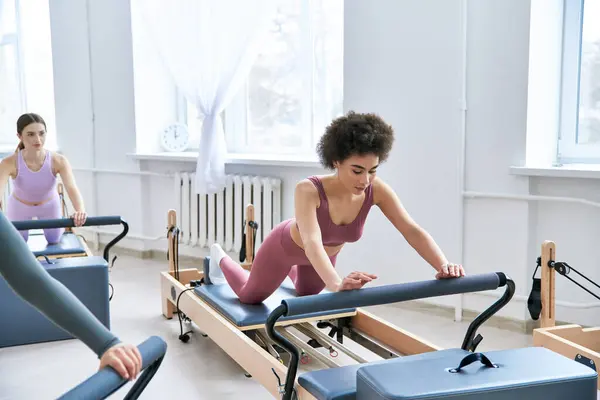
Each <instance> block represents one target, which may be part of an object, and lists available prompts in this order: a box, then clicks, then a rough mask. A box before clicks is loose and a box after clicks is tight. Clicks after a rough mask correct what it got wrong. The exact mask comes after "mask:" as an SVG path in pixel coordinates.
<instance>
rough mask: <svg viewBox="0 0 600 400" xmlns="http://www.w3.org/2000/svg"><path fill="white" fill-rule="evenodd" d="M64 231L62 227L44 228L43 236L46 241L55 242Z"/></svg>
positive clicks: (58, 240)
mask: <svg viewBox="0 0 600 400" xmlns="http://www.w3.org/2000/svg"><path fill="white" fill-rule="evenodd" d="M64 232H65V229H64V228H53V229H44V236H45V237H46V241H47V242H48V243H50V244H55V243H58V242H60V238H61V236H62V234H63V233H64Z"/></svg>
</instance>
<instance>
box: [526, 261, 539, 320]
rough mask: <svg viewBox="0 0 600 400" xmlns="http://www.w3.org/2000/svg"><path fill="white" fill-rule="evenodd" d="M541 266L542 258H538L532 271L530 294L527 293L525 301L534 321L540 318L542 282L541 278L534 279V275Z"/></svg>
mask: <svg viewBox="0 0 600 400" xmlns="http://www.w3.org/2000/svg"><path fill="white" fill-rule="evenodd" d="M541 265H542V258H541V257H538V258H537V265H536V267H535V271H533V276H532V277H531V279H532V280H533V284H532V285H531V293H529V298H528V299H527V308H528V309H529V315H531V318H532V319H533V320H534V321H537V320H538V319H539V318H540V314H541V312H542V280H541V278H536V277H535V273H536V272H537V270H538V268H540V266H541Z"/></svg>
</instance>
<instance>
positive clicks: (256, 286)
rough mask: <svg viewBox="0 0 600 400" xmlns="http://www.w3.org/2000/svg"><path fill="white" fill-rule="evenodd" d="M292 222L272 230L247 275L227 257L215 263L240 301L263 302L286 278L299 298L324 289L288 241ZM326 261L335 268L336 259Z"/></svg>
mask: <svg viewBox="0 0 600 400" xmlns="http://www.w3.org/2000/svg"><path fill="white" fill-rule="evenodd" d="M293 222H294V220H286V221H283V222H281V223H280V224H279V225H277V226H276V227H275V229H273V231H272V232H271V233H270V234H269V236H267V238H266V239H265V241H264V242H263V243H262V244H261V245H260V248H259V249H258V251H257V252H256V256H255V257H254V262H253V263H252V269H251V271H250V272H249V271H247V270H245V269H244V268H242V266H241V265H239V264H238V263H236V262H235V261H234V260H232V259H231V258H230V257H224V258H223V259H222V260H221V262H220V263H219V266H220V267H221V270H222V271H223V275H224V276H225V279H226V280H227V282H228V283H229V286H231V288H232V289H233V291H234V292H235V294H236V295H237V296H238V297H239V299H240V302H242V303H246V304H258V303H261V302H263V301H264V300H265V299H266V298H267V297H269V296H270V295H271V294H273V292H275V290H277V288H278V287H279V286H280V285H281V283H282V282H283V281H284V279H285V278H286V277H287V276H289V277H290V279H291V280H292V282H293V283H294V287H295V288H296V293H298V295H299V296H306V295H311V294H317V293H320V292H321V291H322V290H323V289H324V288H325V283H324V282H323V280H322V279H321V277H320V276H319V274H317V272H316V271H315V269H314V268H313V267H312V265H310V262H309V261H308V258H307V257H306V254H305V253H304V250H303V249H302V248H301V247H299V246H298V245H297V244H296V243H295V242H294V241H293V240H292V237H291V234H290V227H291V224H292V223H293ZM329 259H330V260H331V262H332V264H333V265H334V266H335V260H336V256H332V257H329Z"/></svg>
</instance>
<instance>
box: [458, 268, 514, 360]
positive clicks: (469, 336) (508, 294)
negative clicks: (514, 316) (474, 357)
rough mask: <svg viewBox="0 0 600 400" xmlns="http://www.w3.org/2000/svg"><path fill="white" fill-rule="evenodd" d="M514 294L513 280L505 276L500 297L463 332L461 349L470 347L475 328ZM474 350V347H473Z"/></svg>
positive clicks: (475, 331) (505, 303)
mask: <svg viewBox="0 0 600 400" xmlns="http://www.w3.org/2000/svg"><path fill="white" fill-rule="evenodd" d="M514 294H515V282H514V281H513V280H512V279H510V278H508V277H506V290H505V291H504V294H503V295H502V297H500V299H498V300H497V301H496V302H495V303H494V304H492V305H491V306H490V307H489V308H488V309H487V310H485V311H483V312H482V313H481V314H479V315H478V316H477V318H475V319H474V320H473V322H471V324H470V325H469V328H468V329H467V333H466V334H465V339H464V341H463V344H462V346H461V349H463V350H470V347H471V345H472V343H473V339H474V337H475V333H477V329H479V327H480V326H481V325H482V324H483V323H484V322H485V321H487V320H488V319H489V318H490V317H491V316H492V315H494V314H495V313H497V312H498V311H499V310H500V309H501V308H502V307H504V306H505V305H507V304H508V303H509V302H510V300H511V299H512V297H513V295H514ZM473 350H474V349H473Z"/></svg>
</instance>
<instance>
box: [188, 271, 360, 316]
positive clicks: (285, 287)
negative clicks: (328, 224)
mask: <svg viewBox="0 0 600 400" xmlns="http://www.w3.org/2000/svg"><path fill="white" fill-rule="evenodd" d="M194 292H195V293H196V295H198V296H200V298H202V299H203V300H204V301H206V302H207V303H208V304H210V305H211V306H212V307H214V308H215V309H217V310H218V311H219V312H220V313H221V314H222V315H223V316H224V317H225V318H227V319H229V320H230V321H231V322H232V323H233V324H235V325H236V326H238V327H240V328H242V327H246V326H254V325H264V324H265V323H266V322H267V317H268V316H269V314H270V313H271V312H272V311H273V310H274V309H275V308H277V307H278V306H279V305H280V304H281V300H282V299H285V298H290V297H296V296H297V294H296V291H295V290H294V286H293V285H292V284H291V283H290V282H289V281H287V280H286V281H284V282H283V284H282V285H281V286H280V287H279V288H278V289H277V290H276V291H275V293H273V294H272V295H271V296H269V297H268V298H267V299H266V300H265V301H264V302H262V303H261V304H244V303H241V302H240V300H239V299H238V297H237V295H236V294H235V293H234V291H233V290H232V289H231V287H230V286H229V285H227V284H223V285H201V286H198V287H196V288H195V289H194ZM354 311H355V309H354V308H348V309H342V310H328V311H324V312H318V313H314V314H307V315H299V316H294V317H283V318H280V319H279V321H286V320H298V319H303V318H310V317H321V316H322V317H325V318H326V317H327V316H328V315H333V314H340V313H350V312H354Z"/></svg>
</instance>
